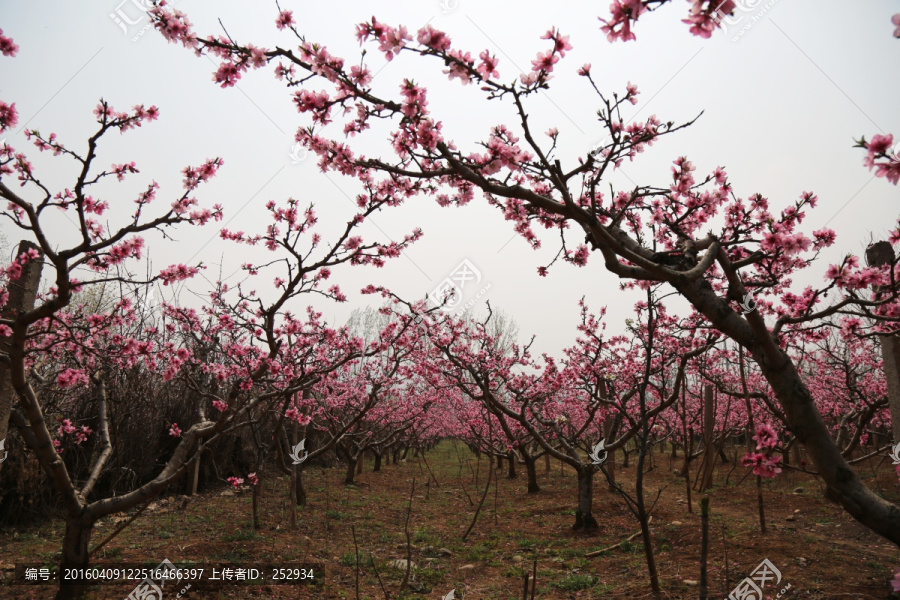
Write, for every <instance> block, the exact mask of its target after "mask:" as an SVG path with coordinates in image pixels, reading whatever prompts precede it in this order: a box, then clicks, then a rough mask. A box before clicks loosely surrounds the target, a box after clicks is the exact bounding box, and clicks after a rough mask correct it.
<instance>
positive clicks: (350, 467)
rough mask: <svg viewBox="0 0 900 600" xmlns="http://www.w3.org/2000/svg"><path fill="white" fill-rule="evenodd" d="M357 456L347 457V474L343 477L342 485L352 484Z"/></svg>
mask: <svg viewBox="0 0 900 600" xmlns="http://www.w3.org/2000/svg"><path fill="white" fill-rule="evenodd" d="M357 462H358V459H357V458H353V457H350V458H348V459H347V476H346V477H344V485H353V478H354V476H355V475H356V464H357Z"/></svg>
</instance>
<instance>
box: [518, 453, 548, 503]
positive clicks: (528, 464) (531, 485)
mask: <svg viewBox="0 0 900 600" xmlns="http://www.w3.org/2000/svg"><path fill="white" fill-rule="evenodd" d="M547 456H549V455H547ZM524 459H525V473H527V475H528V493H529V494H536V493H538V492H539V491H541V488H540V486H539V485H538V482H537V465H536V463H537V460H535V459H534V458H533V457H532V456H531V455H530V454H526V455H525V457H524Z"/></svg>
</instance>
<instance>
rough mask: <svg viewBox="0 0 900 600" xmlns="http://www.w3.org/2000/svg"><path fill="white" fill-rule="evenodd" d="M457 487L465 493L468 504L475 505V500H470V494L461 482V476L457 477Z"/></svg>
mask: <svg viewBox="0 0 900 600" xmlns="http://www.w3.org/2000/svg"><path fill="white" fill-rule="evenodd" d="M459 487H460V489H461V490H462V491H463V494H465V495H466V498H468V499H469V506H475V501H474V500H472V496H470V495H469V492H467V491H466V484H464V483H463V480H462V478H460V479H459Z"/></svg>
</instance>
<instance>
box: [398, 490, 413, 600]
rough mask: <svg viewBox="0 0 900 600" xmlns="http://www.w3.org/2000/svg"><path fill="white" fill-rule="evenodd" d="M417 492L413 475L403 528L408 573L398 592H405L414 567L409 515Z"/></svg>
mask: <svg viewBox="0 0 900 600" xmlns="http://www.w3.org/2000/svg"><path fill="white" fill-rule="evenodd" d="M415 492H416V478H415V477H413V480H412V489H410V490H409V504H408V505H407V506H406V524H405V525H404V527H403V530H404V532H405V533H406V575H404V576H403V583H401V584H400V592H398V593H403V590H405V589H406V585H407V584H408V583H409V571H410V569H412V545H411V544H410V541H409V515H410V514H411V513H412V499H413V494H414V493H415Z"/></svg>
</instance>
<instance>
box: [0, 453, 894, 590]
mask: <svg viewBox="0 0 900 600" xmlns="http://www.w3.org/2000/svg"><path fill="white" fill-rule="evenodd" d="M427 460H428V466H430V467H431V470H432V471H433V473H434V476H435V479H436V480H437V482H436V483H435V481H434V480H431V477H430V475H429V472H428V469H427V468H426V466H425V464H424V462H423V461H422V459H421V458H420V457H419V458H414V457H412V453H410V458H409V460H407V461H406V462H402V463H400V464H398V465H390V464H385V465H384V466H383V467H382V470H381V471H380V472H372V471H371V468H372V462H371V460H368V461H367V462H366V469H365V471H364V472H363V473H362V474H361V475H358V476H357V485H353V486H344V485H343V484H342V483H341V482H342V481H343V477H344V471H345V470H344V468H340V467H339V468H335V469H318V468H312V467H311V468H310V469H309V470H307V471H306V472H305V473H304V481H305V483H306V487H307V491H308V493H309V503H308V504H307V506H305V507H299V508H298V511H297V526H296V528H292V527H291V525H290V516H289V515H290V511H289V500H288V498H287V495H288V492H287V490H288V480H287V478H285V477H280V476H278V477H275V476H274V475H272V476H271V477H267V476H264V477H261V485H262V488H261V495H260V521H261V523H260V528H259V529H254V528H253V527H252V519H251V506H252V500H251V496H252V494H251V492H250V490H249V488H244V489H242V490H239V491H238V492H236V493H235V492H232V491H231V490H230V489H226V488H220V489H217V490H214V491H209V492H206V493H203V494H200V495H198V496H196V497H193V498H191V499H190V500H189V501H187V502H185V500H184V497H182V496H174V497H171V498H164V499H161V500H159V501H157V502H155V503H154V504H153V505H151V506H150V507H149V508H148V509H147V511H145V512H144V514H142V515H141V516H140V517H139V518H138V519H136V520H135V521H134V522H133V523H132V524H131V525H129V526H128V527H127V528H126V529H125V530H124V531H123V532H122V533H121V534H119V535H118V536H117V537H116V538H115V539H113V540H112V541H111V542H110V543H109V544H107V545H106V547H105V548H103V549H102V550H101V551H100V552H99V553H98V555H97V556H96V557H95V562H98V563H116V564H121V563H141V564H147V565H151V566H155V565H156V564H158V563H159V562H161V561H162V560H163V559H168V560H170V561H172V562H174V563H188V562H193V563H197V566H201V565H203V564H211V563H216V564H219V565H222V564H226V565H231V566H233V567H237V566H240V565H241V564H246V563H277V564H280V563H299V562H303V563H314V565H315V567H314V571H313V573H314V579H313V580H312V581H311V582H309V583H304V584H298V585H269V584H266V585H259V584H242V585H232V586H225V587H220V588H218V589H210V588H203V587H200V586H198V585H194V586H192V587H191V588H190V589H188V590H187V591H186V592H185V593H184V594H183V596H182V597H183V598H187V599H193V598H209V599H225V598H278V599H282V598H356V597H357V592H356V586H357V553H356V550H355V549H354V542H353V535H352V529H355V533H356V539H357V545H358V551H359V557H360V561H359V576H358V581H359V584H358V585H359V598H370V599H383V598H385V596H386V593H387V595H388V596H389V597H390V598H393V599H399V598H416V597H421V598H444V597H445V596H446V595H447V594H448V593H449V592H450V591H451V590H454V589H455V590H456V591H455V597H456V598H457V599H459V598H471V599H473V600H475V599H500V600H506V599H520V598H522V597H523V591H524V589H525V574H526V572H527V573H529V574H531V573H532V572H533V571H534V569H535V561H537V563H536V573H537V579H536V589H535V590H534V591H535V593H534V598H542V599H556V598H560V599H562V598H579V599H593V598H652V597H653V595H652V593H651V591H650V584H649V579H648V577H647V567H646V563H645V560H644V552H643V548H642V545H641V543H640V537H636V538H635V539H634V540H633V541H632V542H629V543H625V544H623V545H622V546H620V547H618V548H616V549H614V550H611V551H609V552H606V553H604V554H602V555H601V556H597V557H594V558H586V557H585V553H587V552H591V551H594V550H598V549H601V548H606V547H608V546H612V545H613V544H617V543H619V542H621V541H623V540H625V539H626V538H628V537H629V536H631V535H632V534H634V533H636V532H637V531H638V529H639V528H638V524H637V522H636V521H635V520H634V518H633V517H632V516H631V514H630V513H629V512H628V510H627V508H626V506H625V503H624V502H623V501H622V500H621V499H620V498H619V497H618V496H617V495H615V494H613V493H611V492H610V491H608V490H607V485H606V483H605V481H602V474H598V476H597V477H595V480H594V490H595V491H594V515H595V517H596V518H597V520H598V521H599V522H600V530H599V531H597V532H595V533H593V534H584V533H575V532H573V531H572V530H571V526H572V524H573V522H574V519H575V517H574V514H575V498H576V490H575V475H574V473H573V472H572V471H571V470H570V469H568V468H565V467H561V466H560V464H559V463H557V462H556V461H554V462H553V463H552V464H551V469H550V470H549V472H548V471H546V469H545V465H544V461H543V460H541V461H539V469H538V473H539V477H538V480H539V484H540V486H541V488H542V491H541V492H540V493H537V494H527V493H526V479H525V470H524V467H523V466H521V465H520V466H519V468H518V477H517V478H516V479H508V478H507V473H506V468H504V469H503V470H502V471H501V472H498V474H499V477H496V478H494V481H495V482H496V483H497V486H496V488H495V486H494V485H493V484H492V486H491V489H490V493H489V494H488V496H487V499H486V501H485V505H484V507H483V509H482V511H481V514H480V516H479V519H478V522H477V524H476V525H475V527H474V529H473V530H472V533H471V534H470V535H469V537H468V539H467V540H466V541H462V539H461V537H462V534H463V533H464V532H465V530H466V528H467V527H468V526H469V524H470V523H471V521H472V517H473V515H474V513H475V508H474V506H473V505H472V504H471V503H470V500H469V498H471V500H472V501H473V502H474V503H477V502H478V500H479V499H480V497H481V495H482V492H483V489H484V485H485V482H486V475H487V474H486V470H487V459H486V458H484V457H482V459H481V460H478V459H476V458H475V456H474V455H472V454H471V453H470V452H469V451H468V449H466V448H465V446H463V445H462V444H460V443H455V442H450V441H445V442H442V443H441V444H440V445H439V446H438V447H437V448H436V449H435V450H433V451H432V452H429V453H428V455H427ZM653 462H654V468H653V470H652V471H651V472H650V473H649V474H648V475H647V478H646V490H647V496H648V498H649V499H650V500H653V499H654V498H656V496H657V492H658V490H660V489H661V490H662V492H661V494H660V496H659V501H658V502H657V504H656V506H655V508H654V510H653V522H652V530H653V537H654V546H655V547H654V549H655V551H656V557H657V563H658V565H659V571H660V577H661V581H662V585H663V597H665V598H673V599H677V598H698V597H699V588H698V587H697V585H696V582H697V580H699V578H700V577H699V557H700V515H699V504H698V499H699V495H698V494H694V495H693V512H689V511H688V504H687V500H686V493H685V483H684V479H683V478H680V477H678V476H677V475H676V471H677V470H678V469H679V468H680V467H681V464H682V459H681V458H680V457H679V458H677V459H675V460H674V461H673V460H672V459H671V458H670V456H669V453H668V452H665V453H656V454H654V456H653ZM697 462H698V461H695V462H694V468H692V471H696V468H695V467H696V466H698V465H697ZM876 462H877V461H876ZM860 473H861V475H862V476H863V478H864V479H865V481H866V483H867V484H868V485H870V486H871V487H873V488H874V489H875V491H877V492H879V493H881V494H882V495H883V496H885V497H887V498H888V499H890V500H892V501H895V502H896V501H900V483H898V481H897V476H896V475H895V473H894V469H893V467H892V466H891V465H890V464H889V462H886V461H883V462H882V463H881V464H880V465H879V466H876V464H875V462H872V463H870V464H869V465H868V466H862V467H860ZM476 474H477V482H476V480H475V475H476ZM267 475H268V474H267ZM746 475H747V469H746V468H744V467H741V466H740V465H738V466H737V467H734V465H733V464H730V463H729V464H719V465H718V468H717V471H716V474H715V479H714V482H715V485H714V487H713V488H712V489H711V490H710V491H709V496H710V506H711V513H712V517H711V522H710V530H711V541H710V560H709V574H710V596H709V597H710V598H726V597H727V596H728V593H729V592H730V591H731V590H732V589H733V588H734V587H735V586H736V585H737V584H738V582H739V581H740V580H742V579H743V578H744V577H746V576H747V575H749V574H750V572H751V571H753V570H754V569H755V568H756V566H757V565H758V564H759V563H760V562H761V561H762V560H763V559H769V561H771V563H772V564H773V565H775V566H776V567H777V568H778V569H779V570H780V572H781V575H782V581H781V583H780V584H779V585H777V586H776V585H774V584H772V583H770V584H769V585H768V586H767V587H766V588H765V590H764V591H765V594H766V596H765V597H766V598H776V596H777V595H778V593H779V591H780V590H781V589H783V588H784V587H785V586H787V585H788V584H790V589H789V590H788V591H787V592H786V593H785V594H784V595H783V596H781V597H782V598H810V599H817V598H850V599H856V598H860V599H869V598H877V599H886V598H889V597H891V585H890V583H889V581H890V579H891V577H892V576H893V572H894V570H895V569H896V568H897V567H900V553H898V549H897V548H896V547H894V546H892V545H891V544H889V543H888V542H886V541H885V540H883V539H882V538H880V537H878V536H876V535H874V534H872V533H871V532H869V531H868V530H867V529H866V528H865V527H863V526H861V525H859V524H858V523H856V522H855V521H854V520H853V519H851V518H850V517H849V516H848V515H847V514H846V513H845V512H844V511H843V510H842V509H841V508H840V506H838V505H835V504H833V503H830V502H828V501H827V500H826V499H825V498H824V496H823V487H822V485H821V484H820V483H819V482H818V481H817V480H816V479H814V478H813V477H812V476H811V475H808V474H805V473H800V472H797V471H791V470H786V472H785V473H783V474H782V475H780V476H779V477H778V478H777V479H775V480H771V481H769V480H767V481H765V482H764V499H765V511H766V520H767V525H768V532H767V533H766V534H762V533H760V528H759V518H758V512H757V501H756V482H755V478H754V477H752V476H746ZM617 476H618V479H619V481H620V482H622V483H623V484H624V487H625V488H626V489H629V488H633V484H631V482H632V481H633V476H634V467H633V466H632V467H631V468H630V469H624V468H622V467H621V457H620V465H619V468H618V472H617ZM726 478H727V479H728V482H727V485H726ZM692 479H693V477H692ZM414 480H415V492H414V493H413V495H412V510H411V513H410V519H409V535H410V552H411V556H412V562H413V563H414V564H415V568H413V569H411V578H410V582H409V584H408V585H407V587H406V589H405V590H404V591H403V592H400V588H401V584H402V581H403V579H404V576H405V575H406V570H405V568H398V567H397V566H396V564H395V563H394V561H396V560H398V559H403V560H405V558H406V555H407V543H406V536H405V534H404V523H405V521H406V515H407V503H408V501H409V497H410V490H411V489H412V485H413V481H414ZM467 495H468V497H467ZM126 517H127V515H118V516H115V517H113V518H111V519H104V520H103V521H102V522H101V523H100V524H99V526H98V527H97V529H96V530H95V533H94V536H93V538H92V544H96V543H98V542H99V541H100V540H102V539H104V538H105V537H106V536H107V535H109V533H111V532H112V531H113V530H114V529H115V528H116V526H117V525H118V524H119V523H121V522H122V520H123V519H124V518H126ZM62 532H63V524H62V522H61V521H59V520H55V521H53V522H52V523H50V524H48V525H46V526H44V527H40V528H29V529H22V530H4V531H0V570H2V572H5V573H6V575H7V576H10V575H11V569H12V567H13V565H14V564H15V563H42V564H45V565H47V566H51V565H54V564H55V563H56V561H57V560H58V556H59V549H60V544H61V539H62ZM376 572H377V574H376ZM379 576H380V579H381V583H379V580H378V578H379ZM133 588H134V586H133V585H127V586H123V585H105V586H97V587H95V588H93V589H92V590H91V591H90V592H89V594H88V597H89V598H94V599H100V598H117V599H121V598H125V597H126V596H127V595H128V594H129V593H130V592H131V590H132V589H133ZM183 588H184V585H183V584H182V585H174V586H173V585H171V584H170V585H169V586H166V588H165V589H166V590H167V591H166V593H165V595H164V598H165V599H166V600H169V598H175V597H176V594H177V593H178V592H179V591H180V590H181V589H183ZM169 590H172V591H169ZM55 591H56V588H55V586H51V585H21V586H9V585H4V586H2V587H0V598H16V599H18V598H23V599H24V598H28V599H35V600H37V599H44V598H52V597H53V595H54V594H55ZM385 592H386V593H385ZM528 597H531V592H530V591H529V593H528Z"/></svg>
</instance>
